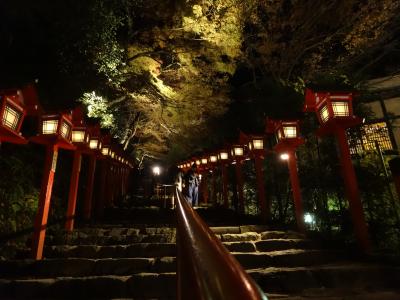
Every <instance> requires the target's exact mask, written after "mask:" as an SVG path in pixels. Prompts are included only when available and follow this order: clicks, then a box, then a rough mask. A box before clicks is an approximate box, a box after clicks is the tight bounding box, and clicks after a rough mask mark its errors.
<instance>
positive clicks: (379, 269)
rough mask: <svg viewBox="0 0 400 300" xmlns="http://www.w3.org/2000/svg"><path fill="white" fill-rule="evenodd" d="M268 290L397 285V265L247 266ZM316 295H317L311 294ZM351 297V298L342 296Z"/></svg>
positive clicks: (393, 287) (371, 287)
mask: <svg viewBox="0 0 400 300" xmlns="http://www.w3.org/2000/svg"><path fill="white" fill-rule="evenodd" d="M247 272H248V273H249V274H250V275H251V276H252V277H253V279H254V280H255V281H256V282H257V283H258V285H259V286H260V287H261V288H262V289H263V290H264V291H267V292H269V293H289V294H290V293H291V294H293V293H299V292H301V291H303V290H307V289H321V288H343V289H353V290H357V289H368V290H370V291H373V290H377V289H399V286H398V283H399V280H400V268H399V267H391V266H384V265H374V264H362V263H360V264H354V263H336V264H326V265H317V266H308V267H296V268H284V267H279V268H276V267H269V268H261V269H253V270H247ZM315 299H318V298H315ZM344 299H352V298H344Z"/></svg>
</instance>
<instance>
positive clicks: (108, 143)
mask: <svg viewBox="0 0 400 300" xmlns="http://www.w3.org/2000/svg"><path fill="white" fill-rule="evenodd" d="M0 104H1V106H0V120H1V123H0V143H1V142H10V143H16V144H26V143H28V141H31V142H34V143H38V144H42V145H45V146H46V157H45V164H44V170H43V177H42V188H41V192H40V195H39V205H38V213H37V216H36V219H35V225H34V235H33V238H32V255H33V257H34V258H35V259H41V258H42V255H43V247H44V241H45V235H46V226H47V219H48V214H49V206H50V202H51V193H52V187H53V182H54V175H55V172H56V165H57V159H58V150H59V149H66V150H73V151H74V152H73V153H74V155H73V166H72V173H71V179H70V189H69V195H68V208H67V214H66V223H65V229H66V230H67V231H71V230H73V227H74V220H75V208H76V200H77V192H78V186H79V175H80V170H81V162H82V155H83V154H84V155H88V157H89V164H88V172H87V174H88V175H87V183H86V189H85V195H84V199H83V200H84V203H83V217H84V219H87V220H88V219H90V218H91V212H92V195H93V185H94V180H95V171H96V161H99V162H100V172H101V173H100V181H101V182H100V187H99V199H98V203H96V206H97V207H96V208H98V211H102V210H103V208H104V206H105V205H106V204H107V203H106V201H108V204H112V202H113V199H115V198H116V197H118V196H120V195H124V194H125V193H126V189H127V185H128V177H129V173H130V169H132V168H133V163H132V162H131V161H130V160H129V159H128V158H127V157H126V156H124V155H123V154H122V152H123V151H122V149H119V148H118V146H117V145H115V144H113V143H112V139H111V137H110V136H109V135H102V134H101V131H100V126H99V125H95V126H87V125H86V123H85V121H84V113H83V110H82V108H81V107H78V108H76V109H74V110H73V111H72V112H58V113H55V114H46V113H44V112H43V109H42V108H41V106H40V103H39V99H38V95H37V93H36V88H35V87H34V86H33V85H27V86H25V87H24V88H22V89H21V90H16V89H14V90H6V91H2V92H0ZM27 116H28V117H32V118H34V119H38V120H39V122H38V125H39V126H38V130H37V132H38V134H36V135H35V136H32V137H30V138H29V139H26V138H25V137H24V136H23V135H22V134H21V129H22V126H23V122H24V119H26V117H27ZM27 125H29V124H27ZM106 197H107V199H105V198H106Z"/></svg>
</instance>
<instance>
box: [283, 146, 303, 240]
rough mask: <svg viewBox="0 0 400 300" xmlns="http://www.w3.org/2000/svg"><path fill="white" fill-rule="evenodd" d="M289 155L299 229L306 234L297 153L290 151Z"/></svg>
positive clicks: (291, 182)
mask: <svg viewBox="0 0 400 300" xmlns="http://www.w3.org/2000/svg"><path fill="white" fill-rule="evenodd" d="M287 154H288V156H289V157H288V160H287V161H288V167H289V176H290V184H291V186H292V194H293V202H294V209H295V214H296V222H297V228H298V230H299V231H300V232H305V225H304V212H303V202H302V199H301V190H300V182H299V175H298V172H297V159H296V153H295V151H293V150H289V151H288V153H287Z"/></svg>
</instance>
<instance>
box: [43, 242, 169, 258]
mask: <svg viewBox="0 0 400 300" xmlns="http://www.w3.org/2000/svg"><path fill="white" fill-rule="evenodd" d="M175 255H176V245H175V244H174V243H139V244H130V245H114V246H96V245H86V246H85V245H78V246H68V245H66V246H49V247H46V248H45V257H46V258H57V257H59V258H61V257H64V258H65V257H80V258H115V257H163V256H175Z"/></svg>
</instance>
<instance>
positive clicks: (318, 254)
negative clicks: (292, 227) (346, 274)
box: [232, 249, 343, 269]
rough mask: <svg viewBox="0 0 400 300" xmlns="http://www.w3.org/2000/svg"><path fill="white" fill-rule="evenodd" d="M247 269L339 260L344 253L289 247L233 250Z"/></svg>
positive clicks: (310, 264) (304, 264)
mask: <svg viewBox="0 0 400 300" xmlns="http://www.w3.org/2000/svg"><path fill="white" fill-rule="evenodd" d="M232 254H233V255H234V256H235V257H236V259H237V260H238V261H239V263H240V264H241V265H242V266H243V267H244V268H245V269H252V268H268V267H272V266H274V267H281V266H282V267H298V266H312V265H318V264H326V263H332V262H335V261H338V260H340V259H342V258H343V254H342V253H340V252H337V251H323V250H312V249H308V250H304V249H289V250H280V251H271V252H253V253H250V252H248V253H242V252H232Z"/></svg>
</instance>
